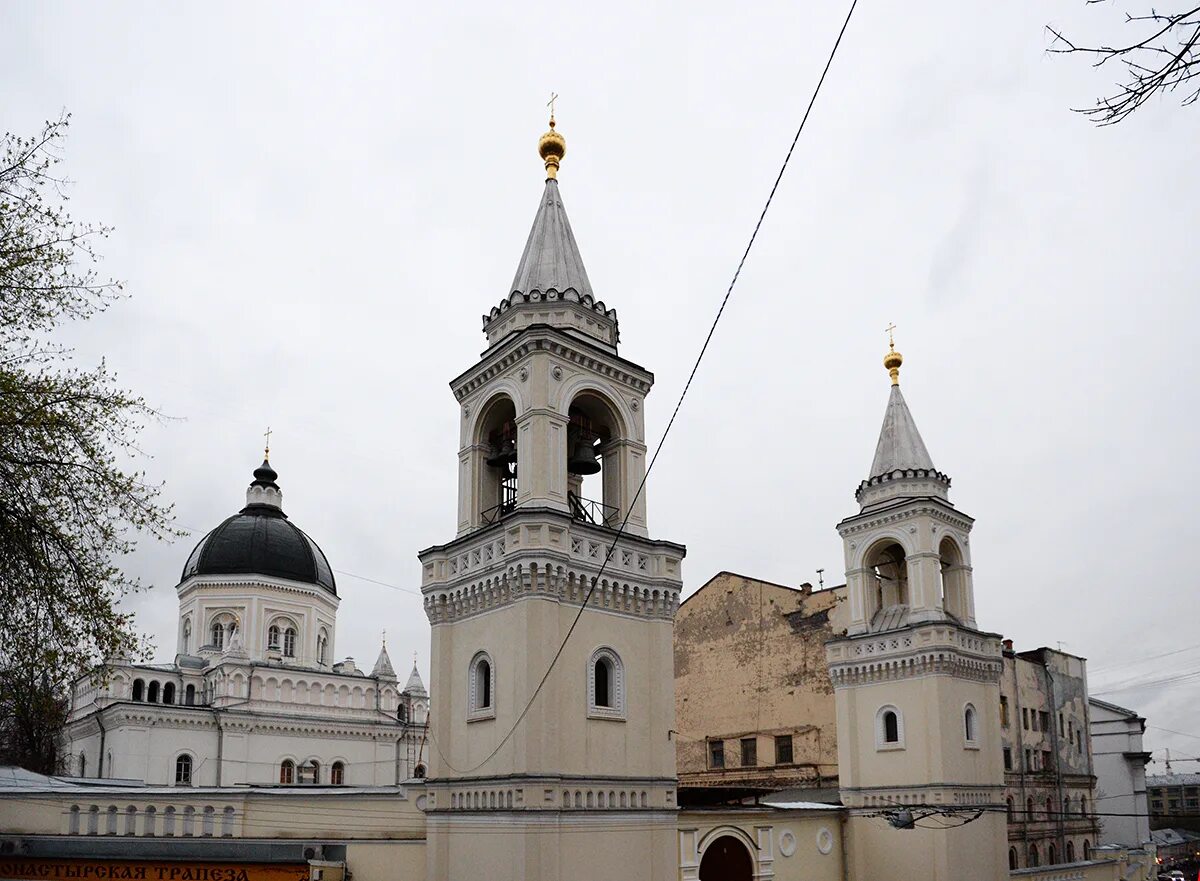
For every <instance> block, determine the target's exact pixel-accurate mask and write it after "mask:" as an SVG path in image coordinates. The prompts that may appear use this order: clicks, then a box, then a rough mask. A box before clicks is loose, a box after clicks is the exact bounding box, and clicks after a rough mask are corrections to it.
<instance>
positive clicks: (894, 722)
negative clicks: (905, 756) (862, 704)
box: [883, 710, 900, 743]
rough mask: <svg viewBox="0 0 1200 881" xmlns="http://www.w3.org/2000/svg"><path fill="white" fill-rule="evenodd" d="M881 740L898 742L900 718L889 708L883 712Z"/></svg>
mask: <svg viewBox="0 0 1200 881" xmlns="http://www.w3.org/2000/svg"><path fill="white" fill-rule="evenodd" d="M883 741H884V743H899V742H900V718H899V717H898V716H897V715H896V714H895V713H893V712H892V711H891V710H888V711H887V712H886V713H884V714H883Z"/></svg>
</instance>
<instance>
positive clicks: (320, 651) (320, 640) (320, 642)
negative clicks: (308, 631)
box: [317, 630, 329, 664]
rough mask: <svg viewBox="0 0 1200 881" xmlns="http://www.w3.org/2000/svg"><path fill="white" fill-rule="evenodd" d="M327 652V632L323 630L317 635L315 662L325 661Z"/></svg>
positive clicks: (322, 662) (321, 662)
mask: <svg viewBox="0 0 1200 881" xmlns="http://www.w3.org/2000/svg"><path fill="white" fill-rule="evenodd" d="M328 653H329V634H327V633H326V632H325V631H324V630H322V631H321V632H320V634H319V635H318V636H317V663H318V664H324V663H327V659H326V658H327V655H328Z"/></svg>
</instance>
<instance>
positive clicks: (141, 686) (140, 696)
mask: <svg viewBox="0 0 1200 881" xmlns="http://www.w3.org/2000/svg"><path fill="white" fill-rule="evenodd" d="M133 699H134V700H135V701H144V700H145V699H146V683H145V682H143V681H142V680H140V679H135V680H133Z"/></svg>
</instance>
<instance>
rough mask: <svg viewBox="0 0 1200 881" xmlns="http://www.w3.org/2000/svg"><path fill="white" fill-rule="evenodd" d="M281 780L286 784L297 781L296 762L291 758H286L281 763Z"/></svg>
mask: <svg viewBox="0 0 1200 881" xmlns="http://www.w3.org/2000/svg"><path fill="white" fill-rule="evenodd" d="M279 782H280V783H285V784H292V783H295V782H296V763H295V762H293V761H292V760H291V759H284V760H283V761H282V762H280V763H279Z"/></svg>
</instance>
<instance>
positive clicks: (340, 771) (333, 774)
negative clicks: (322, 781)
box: [329, 762, 346, 786]
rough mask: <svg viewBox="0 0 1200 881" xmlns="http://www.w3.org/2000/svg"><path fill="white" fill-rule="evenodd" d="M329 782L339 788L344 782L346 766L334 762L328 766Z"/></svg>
mask: <svg viewBox="0 0 1200 881" xmlns="http://www.w3.org/2000/svg"><path fill="white" fill-rule="evenodd" d="M329 782H330V783H332V784H334V785H335V786H341V785H342V784H343V783H345V782H346V766H345V764H343V763H342V762H334V763H333V764H332V765H330V766H329Z"/></svg>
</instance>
